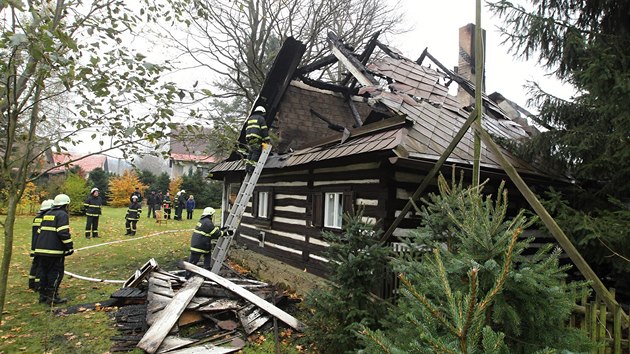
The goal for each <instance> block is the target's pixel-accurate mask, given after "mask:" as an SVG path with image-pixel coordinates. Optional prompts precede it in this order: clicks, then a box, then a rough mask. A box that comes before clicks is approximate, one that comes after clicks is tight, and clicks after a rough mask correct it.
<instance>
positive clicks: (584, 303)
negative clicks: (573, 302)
mask: <svg viewBox="0 0 630 354" xmlns="http://www.w3.org/2000/svg"><path fill="white" fill-rule="evenodd" d="M581 303H582V306H584V308H585V309H586V311H584V318H583V320H582V322H581V323H580V328H581V329H582V332H586V333H588V330H587V323H588V307H587V306H588V303H587V296H586V294H584V295H582V300H581Z"/></svg>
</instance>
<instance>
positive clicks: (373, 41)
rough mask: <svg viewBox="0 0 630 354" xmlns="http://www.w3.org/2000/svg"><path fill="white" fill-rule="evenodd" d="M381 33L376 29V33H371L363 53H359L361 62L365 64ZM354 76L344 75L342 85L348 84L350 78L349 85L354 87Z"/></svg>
mask: <svg viewBox="0 0 630 354" xmlns="http://www.w3.org/2000/svg"><path fill="white" fill-rule="evenodd" d="M380 34H381V31H376V33H374V34H373V35H372V38H370V41H369V42H368V43H367V45H366V46H365V49H364V50H363V53H361V55H360V56H359V59H360V60H361V64H363V65H366V64H367V62H368V60H370V57H371V56H372V53H374V48H376V45H377V43H378V36H379V35H380ZM353 79H354V77H352V75H348V76H346V78H344V79H343V81H342V82H341V84H342V85H344V86H345V85H348V82H350V80H352V84H351V85H350V86H351V87H354V85H355V83H356V79H354V80H353Z"/></svg>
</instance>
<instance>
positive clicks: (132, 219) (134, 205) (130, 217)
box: [125, 196, 142, 236]
mask: <svg viewBox="0 0 630 354" xmlns="http://www.w3.org/2000/svg"><path fill="white" fill-rule="evenodd" d="M134 197H135V196H134ZM141 213H142V206H141V205H140V203H138V198H137V197H135V198H132V202H131V204H129V208H127V215H125V228H127V233H126V234H125V235H129V236H134V235H135V234H136V225H137V224H138V220H140V214H141Z"/></svg>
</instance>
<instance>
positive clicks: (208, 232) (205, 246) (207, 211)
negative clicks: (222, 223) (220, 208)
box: [188, 207, 234, 269]
mask: <svg viewBox="0 0 630 354" xmlns="http://www.w3.org/2000/svg"><path fill="white" fill-rule="evenodd" d="M214 212H215V210H214V208H212V207H207V208H204V209H203V211H202V212H201V218H200V219H199V222H198V223H197V226H195V231H193V234H192V237H191V239H190V258H189V259H188V262H189V263H192V264H195V265H196V264H197V262H199V259H200V258H201V256H202V255H203V267H204V268H205V269H210V266H211V265H212V264H211V260H212V258H211V254H210V250H211V248H212V246H211V245H210V240H211V239H218V238H219V237H221V236H223V235H224V234H225V235H228V236H232V235H234V230H225V231H223V230H222V229H219V227H218V226H214V223H213V222H212V216H213V215H214Z"/></svg>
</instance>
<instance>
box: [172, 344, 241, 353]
mask: <svg viewBox="0 0 630 354" xmlns="http://www.w3.org/2000/svg"><path fill="white" fill-rule="evenodd" d="M241 349H243V347H217V346H214V345H212V344H206V345H202V346H197V347H191V348H185V349H179V350H173V351H170V352H169V353H173V354H227V353H234V352H237V351H239V350H241Z"/></svg>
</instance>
